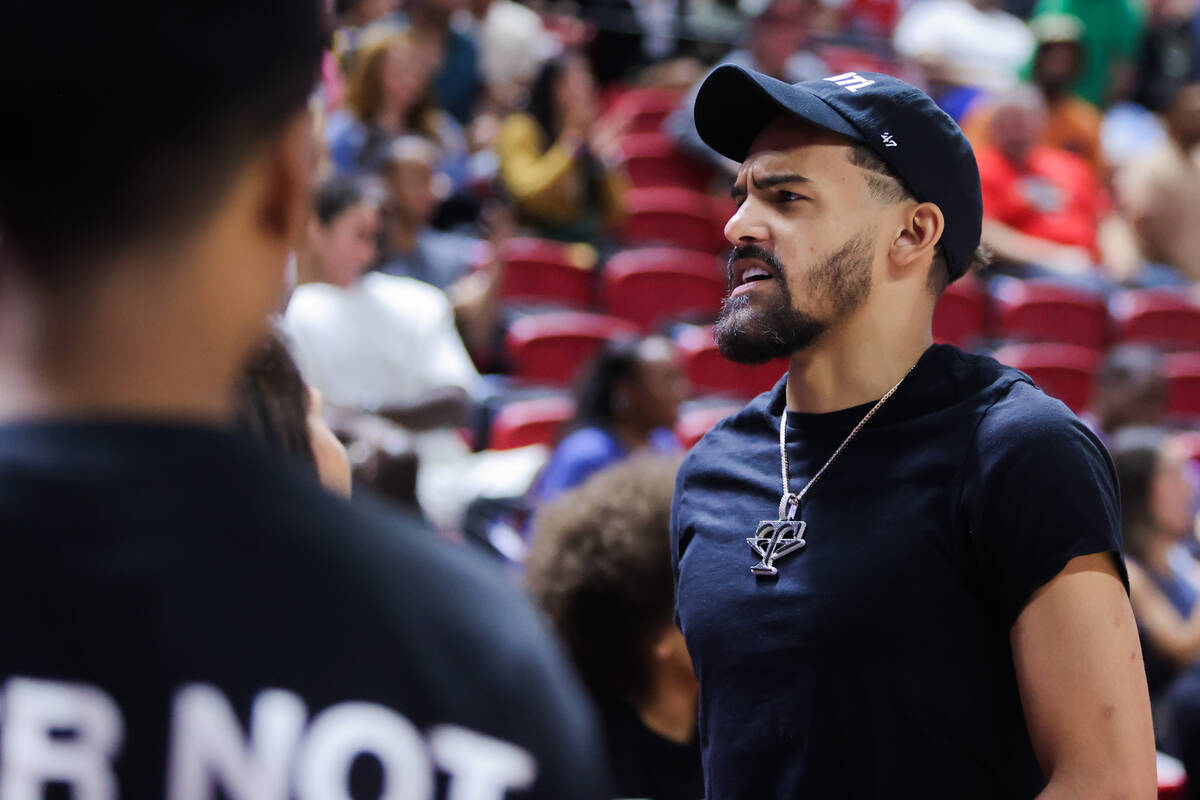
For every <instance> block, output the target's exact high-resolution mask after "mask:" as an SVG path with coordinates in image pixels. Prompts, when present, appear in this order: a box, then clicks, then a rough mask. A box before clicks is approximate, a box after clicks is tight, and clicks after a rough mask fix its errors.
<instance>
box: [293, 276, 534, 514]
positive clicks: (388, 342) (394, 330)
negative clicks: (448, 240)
mask: <svg viewBox="0 0 1200 800" xmlns="http://www.w3.org/2000/svg"><path fill="white" fill-rule="evenodd" d="M311 263H312V264H314V265H315V266H317V267H320V266H322V264H324V263H326V262H323V261H321V260H320V259H314V260H313V261H312V262H311ZM358 263H361V262H358ZM363 266H364V268H365V264H364V265H363ZM309 277H310V279H313V280H312V282H304V283H301V285H300V286H298V287H297V288H296V290H295V292H293V294H292V297H291V301H290V302H289V303H288V306H287V311H286V312H285V315H284V327H285V330H286V332H287V334H288V335H289V337H290V340H291V344H292V347H293V355H294V356H295V358H296V362H297V364H298V365H299V366H300V370H301V373H302V374H303V375H304V379H305V380H306V381H307V382H308V383H309V384H310V385H312V386H314V387H316V388H317V389H319V390H320V391H321V393H322V394H323V395H324V398H325V401H326V402H327V404H328V405H329V406H330V407H332V409H333V411H334V413H335V414H337V415H338V416H339V417H341V419H340V420H339V424H338V425H337V427H338V429H340V430H348V431H352V432H353V433H354V435H355V436H358V437H361V438H363V439H365V440H369V441H371V442H373V443H377V444H378V446H386V448H387V449H388V451H389V454H390V458H391V459H392V460H393V461H395V462H397V463H400V464H405V463H407V462H408V460H409V458H410V456H411V453H412V452H415V454H416V456H417V457H418V458H419V461H420V465H419V468H418V470H417V475H416V489H415V496H416V499H417V500H418V501H419V503H420V507H421V509H422V510H423V511H424V512H425V513H426V515H428V517H429V518H430V519H431V521H433V522H434V523H435V524H437V525H438V526H439V527H441V528H444V529H451V528H454V527H456V526H457V524H458V522H459V519H460V516H461V514H462V511H463V510H464V509H465V507H466V505H467V503H469V502H470V501H471V500H472V499H473V498H474V497H475V496H476V494H477V493H478V492H480V491H482V490H483V489H485V488H487V487H491V488H492V489H494V490H495V491H496V492H497V493H502V494H506V495H509V496H512V495H516V494H520V493H521V492H523V491H525V490H526V489H527V488H528V486H529V483H530V481H531V479H532V476H533V474H534V473H535V472H536V470H537V469H538V468H539V467H540V466H541V461H540V459H539V460H536V461H535V460H532V456H531V454H529V453H527V452H525V451H521V450H512V451H506V452H505V453H501V454H492V455H493V456H495V457H490V458H482V457H478V458H477V457H473V456H472V454H471V453H470V452H469V450H468V448H467V445H466V443H465V442H464V441H463V439H462V437H461V436H460V435H459V433H458V430H457V429H458V428H459V427H461V426H463V425H464V423H465V420H466V417H467V411H468V409H469V407H470V401H471V393H472V392H473V391H474V390H475V389H476V388H477V383H478V380H479V376H478V373H477V372H476V371H475V367H474V365H473V364H472V362H471V358H470V356H468V354H467V351H466V349H465V348H464V346H463V342H462V339H461V338H460V337H459V334H458V331H457V329H456V327H455V319H454V311H453V309H452V308H451V306H450V303H449V302H448V300H447V298H446V295H445V293H443V292H442V291H441V290H440V289H438V288H437V287H435V286H431V285H429V284H427V283H423V282H422V281H418V280H415V279H413V278H402V277H397V276H394V275H386V274H383V273H381V272H369V273H367V274H365V275H362V274H361V273H359V274H354V273H351V272H348V271H332V270H331V271H328V272H322V273H320V274H317V275H316V276H309ZM350 414H358V415H362V414H365V415H368V416H367V418H366V419H358V418H350V419H347V417H348V416H349V415H350ZM396 426H398V427H399V429H400V430H398V431H397V430H396ZM393 442H399V443H393ZM407 451H411V452H407ZM377 488H378V487H377ZM389 496H391V497H393V498H394V499H396V500H397V501H403V500H405V499H409V498H411V496H412V492H411V491H410V490H409V489H408V487H406V486H401V487H397V489H396V491H394V492H390V495H389Z"/></svg>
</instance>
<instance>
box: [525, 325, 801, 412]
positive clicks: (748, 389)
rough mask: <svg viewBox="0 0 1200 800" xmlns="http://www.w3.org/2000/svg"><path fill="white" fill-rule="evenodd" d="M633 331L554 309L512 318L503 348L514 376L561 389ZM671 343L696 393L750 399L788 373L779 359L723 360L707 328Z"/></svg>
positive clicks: (684, 332) (691, 328) (679, 333)
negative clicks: (595, 357)
mask: <svg viewBox="0 0 1200 800" xmlns="http://www.w3.org/2000/svg"><path fill="white" fill-rule="evenodd" d="M638 333H639V330H638V328H637V326H636V325H634V324H633V323H631V322H629V321H627V320H623V319H620V318H618V317H612V316H607V315H604V314H593V313H589V312H586V311H556V312H550V313H546V314H531V315H529V316H526V317H521V318H520V319H517V320H515V321H514V322H513V323H512V325H511V326H509V329H508V334H507V340H506V347H507V351H508V358H509V361H510V363H511V365H512V368H513V375H514V376H515V377H517V378H520V379H522V380H525V381H528V382H531V383H538V384H548V385H555V386H566V385H569V384H570V383H571V382H572V381H573V380H574V379H575V378H576V377H577V376H578V373H579V370H580V369H581V368H582V367H583V365H584V364H586V363H587V361H588V360H589V359H590V358H591V357H592V356H593V355H595V353H596V351H597V350H598V349H600V347H601V346H602V345H603V344H604V343H605V342H607V341H615V340H617V339H622V338H627V337H630V336H635V335H637V334H638ZM675 344H676V346H677V347H678V348H679V354H680V358H681V360H682V362H683V368H684V372H685V373H686V374H687V376H688V379H689V380H690V381H691V382H692V385H693V387H694V388H695V389H696V390H697V391H700V392H705V393H714V392H715V393H725V394H731V395H734V396H737V397H742V398H749V397H753V396H755V395H757V394H759V393H761V392H764V391H766V390H767V389H770V388H771V387H772V386H774V385H775V382H776V381H778V380H779V377H780V376H781V375H783V373H784V372H785V371H786V370H787V362H786V360H783V359H780V360H778V361H772V362H769V363H767V364H758V365H751V364H735V363H734V362H732V361H728V360H727V359H725V357H724V356H722V355H721V354H720V352H719V351H718V350H717V345H716V344H715V343H714V342H713V338H712V331H711V329H710V328H708V327H707V326H697V325H681V326H679V327H678V328H677V329H676V332H675Z"/></svg>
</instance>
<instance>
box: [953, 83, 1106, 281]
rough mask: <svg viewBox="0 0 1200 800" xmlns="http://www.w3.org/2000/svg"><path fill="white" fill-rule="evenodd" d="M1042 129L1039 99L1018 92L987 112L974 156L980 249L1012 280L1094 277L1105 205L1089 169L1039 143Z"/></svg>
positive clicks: (1071, 156) (1043, 117) (1029, 92)
mask: <svg viewBox="0 0 1200 800" xmlns="http://www.w3.org/2000/svg"><path fill="white" fill-rule="evenodd" d="M1045 127H1046V106H1045V101H1044V100H1043V99H1042V96H1041V93H1040V92H1038V91H1037V90H1036V89H1034V88H1033V87H1030V86H1021V87H1018V88H1016V89H1013V90H1011V91H1009V92H1007V93H1005V94H1004V95H1001V96H1000V97H999V98H998V99H997V100H996V103H995V106H994V110H993V112H992V124H991V141H992V144H990V145H985V146H983V147H980V148H979V149H978V150H976V152H975V157H976V161H977V162H978V164H979V177H980V182H981V186H982V189H983V213H984V220H983V243H984V244H986V245H987V246H988V247H990V248H991V249H992V251H993V252H994V253H995V255H996V258H997V262H998V263H997V265H996V266H997V267H998V268H1002V269H1005V270H1007V271H1010V272H1011V274H1015V275H1016V276H1017V277H1039V276H1042V275H1057V276H1073V277H1075V278H1078V279H1079V280H1081V281H1086V280H1088V279H1090V278H1095V277H1096V274H1095V270H1094V268H1093V265H1094V264H1099V263H1102V261H1101V257H1100V250H1099V238H1098V235H1099V229H1100V225H1101V223H1102V222H1103V221H1104V220H1105V218H1106V215H1107V212H1108V200H1107V197H1106V195H1105V192H1104V190H1103V188H1102V187H1101V186H1100V183H1099V182H1098V181H1097V180H1096V176H1095V175H1094V174H1093V173H1092V170H1091V167H1090V166H1089V165H1088V163H1087V162H1086V161H1084V160H1083V159H1082V158H1080V157H1079V156H1077V155H1075V154H1074V153H1068V152H1066V151H1065V150H1058V149H1055V148H1052V147H1046V146H1045V145H1042V144H1039V142H1040V141H1041V139H1042V136H1043V134H1044V131H1045Z"/></svg>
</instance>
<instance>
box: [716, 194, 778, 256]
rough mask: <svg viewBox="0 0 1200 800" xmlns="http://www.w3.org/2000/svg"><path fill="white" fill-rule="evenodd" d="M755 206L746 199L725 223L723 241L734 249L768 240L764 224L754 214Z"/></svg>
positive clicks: (768, 234) (768, 236) (768, 233)
mask: <svg viewBox="0 0 1200 800" xmlns="http://www.w3.org/2000/svg"><path fill="white" fill-rule="evenodd" d="M756 205H757V204H756V203H754V202H753V201H751V200H749V199H747V200H746V201H745V202H744V203H742V204H741V205H740V206H738V209H737V211H735V212H734V213H733V216H732V217H730V218H729V221H728V222H726V223H725V239H726V241H728V242H729V243H730V244H731V245H733V246H734V247H738V246H739V245H745V244H763V243H764V242H766V241H767V239H768V238H770V231H769V230H768V228H767V225H766V223H765V222H763V220H762V219H761V218H760V217H758V215H757V214H756V213H755V206H756Z"/></svg>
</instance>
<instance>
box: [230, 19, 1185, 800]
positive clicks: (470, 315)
mask: <svg viewBox="0 0 1200 800" xmlns="http://www.w3.org/2000/svg"><path fill="white" fill-rule="evenodd" d="M335 5H336V8H335V9H334V12H335V14H336V19H337V26H338V28H337V32H336V34H335V36H334V37H333V44H332V49H331V50H330V51H329V52H327V53H326V56H325V65H324V70H323V80H322V84H321V87H320V89H319V91H318V92H317V93H316V94H315V95H314V97H313V98H312V101H311V105H312V108H313V111H314V119H315V120H316V125H317V126H318V129H317V141H318V143H319V152H318V154H317V159H316V163H317V166H316V168H315V171H314V176H313V178H314V182H315V183H316V186H317V191H316V200H315V206H314V209H313V214H312V217H311V220H310V221H309V223H308V225H307V228H306V230H305V232H304V235H303V237H302V240H300V241H297V242H296V243H295V259H294V269H293V278H294V289H293V291H292V293H291V296H290V298H289V300H288V303H287V305H286V308H285V309H284V310H282V312H281V314H280V320H279V329H280V336H281V342H283V343H285V344H286V350H285V349H284V348H283V346H281V345H280V344H279V343H273V344H272V346H271V347H270V348H268V349H267V350H266V351H264V353H263V354H262V355H261V358H260V359H259V363H258V364H257V366H255V367H252V368H251V372H252V374H251V375H248V376H247V378H245V379H244V384H245V386H244V388H245V389H246V392H247V398H248V399H247V400H246V402H245V403H244V406H245V411H244V413H243V417H244V418H245V420H244V421H246V422H247V424H248V425H250V426H251V427H252V428H255V429H256V430H258V431H259V432H260V435H262V431H264V430H266V431H268V432H269V431H270V429H271V423H270V422H269V421H268V422H263V421H262V420H261V419H259V418H260V417H264V415H265V417H266V418H270V417H271V416H272V414H276V415H277V414H278V413H280V410H279V409H275V410H271V409H268V410H267V411H265V412H264V411H263V410H262V408H261V406H262V404H263V403H264V402H268V403H269V402H270V401H269V400H264V399H263V398H264V397H267V396H270V395H272V393H273V392H275V391H276V390H277V389H279V387H280V386H281V385H282V384H280V383H279V381H283V383H284V384H286V385H287V386H290V387H291V388H290V389H288V390H287V392H285V393H289V392H290V395H289V396H291V397H293V401H294V402H293V403H292V405H293V406H294V408H291V410H286V409H285V411H286V413H288V414H290V415H291V416H292V417H293V418H294V421H297V422H302V423H303V424H304V425H306V426H308V427H307V429H308V430H310V431H311V434H312V435H311V443H309V442H300V443H292V444H290V445H289V444H288V442H286V441H284V439H285V438H286V437H285V436H283V435H282V434H280V435H276V436H275V437H274V439H273V441H274V443H275V444H276V445H277V446H279V447H280V448H282V449H284V450H288V451H291V452H294V453H299V454H300V455H302V456H303V457H304V458H305V459H306V460H311V461H313V462H314V463H316V464H317V465H318V467H319V470H320V472H321V474H322V477H323V479H324V480H325V481H326V483H327V485H329V486H330V487H331V488H335V489H337V490H339V491H342V492H347V491H349V486H350V485H351V483H353V484H355V485H364V486H370V487H371V488H372V489H374V490H375V491H376V492H378V493H380V494H382V495H384V496H386V497H387V498H388V499H390V500H391V501H392V502H394V503H396V504H398V505H401V506H405V507H408V508H410V509H413V510H416V511H418V512H419V513H421V514H423V515H424V516H425V517H426V518H427V519H429V520H430V521H431V522H433V523H434V524H435V525H436V526H437V527H438V528H439V529H440V530H441V531H442V532H443V533H444V534H445V535H446V536H448V537H451V538H461V539H463V540H465V541H466V542H467V543H469V544H470V545H472V546H475V547H478V548H480V549H482V550H484V551H486V552H487V553H489V554H491V555H492V556H495V557H496V558H497V559H500V560H502V561H503V562H504V563H506V564H508V565H509V566H510V567H511V568H512V569H513V570H514V571H522V570H525V571H526V572H527V578H528V583H529V586H530V587H531V589H532V591H533V593H534V594H535V596H536V598H537V599H538V600H539V601H540V602H541V603H542V605H543V606H544V607H545V609H546V610H547V611H548V613H549V615H550V617H551V619H552V621H553V622H554V623H555V625H556V626H557V627H558V628H559V631H560V633H561V634H562V636H563V639H564V641H565V642H566V643H567V644H568V646H569V649H570V650H571V653H572V655H573V656H574V657H575V659H576V663H577V667H578V668H579V671H580V673H581V674H582V676H583V678H584V680H585V683H586V684H587V686H588V688H589V689H590V690H591V691H592V692H593V694H594V696H595V698H596V699H597V702H598V704H599V706H600V708H601V709H602V711H603V719H604V722H605V727H606V730H607V733H608V737H609V746H610V751H611V753H612V758H613V761H614V768H615V771H616V772H617V774H618V777H619V779H620V781H621V784H622V785H621V786H620V788H621V790H622V792H624V793H626V794H629V795H636V796H649V797H656V798H659V797H692V798H694V797H697V796H699V794H700V793H701V792H702V785H701V783H700V782H699V781H700V777H699V762H698V755H697V751H696V749H695V731H694V719H695V703H696V686H695V679H694V676H692V675H691V668H690V662H689V661H688V659H687V654H686V651H685V650H684V648H683V644H682V639H681V637H680V636H679V634H678V631H677V629H676V628H675V627H674V625H673V622H672V596H671V583H670V581H671V576H670V571H669V562H668V560H667V515H668V513H669V504H670V496H671V481H670V478H671V476H672V475H673V472H674V467H675V466H676V465H677V458H678V455H679V454H681V453H682V452H683V450H684V449H686V448H687V447H689V446H690V445H691V444H692V443H694V442H695V441H696V439H698V438H699V437H700V436H701V435H703V433H704V432H705V430H707V428H708V427H709V426H710V425H711V424H713V423H714V422H715V421H716V420H718V419H720V418H721V417H722V416H724V415H725V414H727V413H729V411H730V410H731V409H732V408H735V407H737V406H738V405H740V404H741V403H743V402H744V401H745V400H746V399H748V398H749V397H751V396H753V395H754V394H757V393H758V392H760V391H764V390H766V389H767V388H769V387H770V386H771V385H772V384H773V383H774V382H775V381H776V380H777V379H778V378H779V377H780V376H781V375H782V373H783V371H784V370H785V369H786V365H785V364H782V363H774V364H768V365H764V366H762V367H746V366H740V365H734V364H730V363H728V362H724V361H723V360H722V359H720V357H719V356H718V355H717V353H716V350H715V346H714V345H713V343H712V339H711V335H710V333H709V328H708V325H709V323H711V321H712V320H713V319H714V318H715V316H716V313H717V311H718V308H719V305H720V301H721V297H722V295H723V294H724V291H725V287H726V277H725V265H724V260H723V256H724V251H725V249H726V247H727V243H726V242H725V240H724V238H723V235H722V228H723V226H724V222H725V221H726V220H727V219H728V217H729V215H730V210H731V204H730V201H729V188H730V185H731V182H732V176H733V173H734V172H735V171H736V167H737V165H736V164H733V163H732V162H729V161H727V160H726V159H723V158H722V157H720V156H718V155H717V154H715V153H714V152H712V151H711V150H710V149H709V148H707V146H705V145H704V144H703V142H702V141H701V140H700V138H699V136H698V134H697V133H696V129H695V125H694V123H693V121H692V118H691V102H692V98H693V96H694V87H695V86H696V85H697V83H698V81H699V80H700V79H701V78H702V77H703V75H704V74H705V73H706V71H707V69H708V68H710V67H711V66H712V65H714V64H716V63H723V62H732V63H737V64H740V65H743V66H746V67H749V68H752V69H755V70H758V71H761V72H765V73H768V74H770V75H772V76H775V77H778V78H780V79H783V80H786V81H789V82H794V81H800V80H810V79H820V78H824V77H827V76H831V75H837V74H842V73H848V72H856V71H857V72H863V71H881V72H888V73H891V74H896V75H899V76H900V77H903V78H905V79H906V80H908V81H910V82H912V83H915V84H917V85H920V86H922V87H924V88H925V89H926V90H927V91H928V92H929V93H930V95H931V96H932V97H934V99H935V100H936V101H937V102H938V103H939V104H940V105H941V106H942V107H943V109H944V110H945V111H946V112H947V113H949V114H950V115H951V116H952V117H953V118H954V119H956V120H957V121H958V122H959V124H960V125H961V126H962V128H963V130H964V131H965V132H966V133H967V135H968V137H969V138H970V140H971V142H972V144H973V145H974V147H975V152H976V157H977V161H978V164H979V169H980V177H981V181H982V188H983V198H984V213H985V222H984V231H983V238H984V244H985V245H987V246H988V248H989V249H990V251H991V253H992V256H993V261H992V263H991V264H990V265H989V266H988V267H986V268H985V269H984V270H983V271H982V272H979V273H977V274H972V275H968V276H966V277H965V278H963V279H962V280H960V281H959V282H958V283H956V284H955V285H954V286H952V287H951V289H950V290H949V291H948V293H947V295H946V296H945V298H944V300H943V304H942V306H941V307H939V310H938V316H937V317H936V318H935V331H934V333H935V337H936V338H937V339H938V340H940V341H949V342H952V343H955V344H958V345H959V346H962V347H964V348H966V349H975V350H988V351H993V352H995V353H996V354H997V357H998V358H1001V360H1005V361H1007V362H1008V363H1012V364H1014V365H1015V366H1018V367H1020V368H1022V369H1025V370H1026V371H1028V372H1029V373H1030V374H1031V375H1032V376H1033V377H1034V378H1035V380H1037V381H1038V382H1039V385H1042V386H1043V388H1045V389H1046V390H1047V391H1048V392H1049V393H1051V394H1056V395H1057V396H1059V397H1061V398H1062V399H1063V400H1064V402H1066V403H1067V404H1068V405H1070V406H1071V407H1072V408H1073V409H1074V410H1075V411H1076V412H1077V413H1080V414H1081V415H1084V416H1085V418H1086V419H1087V421H1088V422H1089V424H1091V425H1092V426H1093V427H1094V428H1095V429H1096V430H1097V431H1098V432H1101V433H1102V435H1103V436H1104V437H1105V439H1106V441H1107V442H1108V443H1109V444H1110V447H1111V451H1112V455H1113V458H1114V462H1115V464H1116V468H1117V472H1118V475H1119V478H1120V482H1121V486H1122V500H1123V503H1124V507H1125V516H1124V525H1125V536H1126V541H1127V546H1128V552H1129V558H1130V573H1131V587H1132V600H1133V604H1134V609H1135V612H1136V614H1137V616H1138V618H1139V621H1140V623H1141V626H1142V631H1143V639H1144V646H1145V649H1146V653H1147V670H1148V672H1149V674H1150V678H1151V690H1152V694H1153V699H1154V701H1155V709H1156V715H1157V719H1156V724H1158V725H1159V728H1160V731H1159V732H1160V735H1161V737H1162V738H1161V741H1160V749H1165V750H1169V751H1172V752H1175V753H1176V754H1178V755H1179V756H1180V757H1181V758H1182V759H1183V760H1184V762H1185V763H1187V764H1188V765H1195V767H1196V770H1197V773H1196V774H1200V666H1198V667H1195V668H1194V665H1196V664H1197V663H1198V659H1200V607H1198V606H1200V604H1198V603H1197V599H1198V598H1200V539H1198V537H1197V526H1196V519H1197V516H1196V515H1197V511H1198V510H1200V492H1197V487H1198V486H1200V467H1198V465H1200V438H1197V437H1198V434H1196V433H1193V432H1192V430H1193V429H1194V428H1197V427H1200V426H1198V425H1197V422H1198V421H1200V356H1197V355H1196V354H1200V306H1197V305H1196V302H1197V298H1200V294H1198V293H1197V292H1196V283H1195V282H1196V281H1197V280H1200V161H1198V157H1197V145H1200V3H1198V2H1197V0H1037V2H1030V0H1007V2H999V1H998V0H738V1H736V2H735V1H734V0H688V1H687V2H685V0H580V2H578V3H572V2H554V1H552V0H547V1H546V2H542V1H540V0H535V1H534V2H529V3H518V2H515V1H514V0H404V1H403V2H400V3H398V2H396V0H337V2H336V4H335ZM288 351H290V353H291V356H292V358H294V362H295V364H294V365H292V364H291V361H290V359H289V358H288ZM256 369H257V370H259V373H254V370H256ZM297 369H298V372H297ZM254 374H258V377H257V378H255V377H254ZM264 375H266V376H268V377H265V378H264V377H263V376H264ZM300 376H302V380H301V379H300ZM256 381H258V383H256ZM272 381H274V383H272ZM256 386H257V387H258V388H257V389H256ZM263 386H267V387H268V390H266V391H264V390H262V387H263ZM271 386H274V387H275V388H274V389H272V388H270V387H271ZM297 387H299V388H297ZM256 397H257V399H255V398H256ZM256 409H257V410H256ZM255 420H258V421H257V422H256V421H255ZM325 421H328V423H329V426H330V427H331V428H332V431H333V433H335V434H336V436H337V438H338V440H340V441H341V442H342V443H343V444H344V446H345V455H342V454H341V451H340V448H339V447H338V446H337V443H336V442H333V441H332V438H333V437H332V436H331V435H330V434H329V430H328V429H327V428H325V427H324V424H325ZM268 438H271V437H270V436H268ZM631 456H635V457H634V458H633V459H632V460H629V459H630V457H631ZM673 459H675V460H673ZM622 462H625V463H622ZM351 474H352V475H353V477H352V478H351ZM664 476H665V477H664ZM1017 501H1019V498H1014V502H1017ZM651 764H657V765H659V766H658V767H657V768H655V769H651V768H650V766H649V765H651ZM664 764H665V765H669V769H665V768H664V767H663V766H662V765H664Z"/></svg>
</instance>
